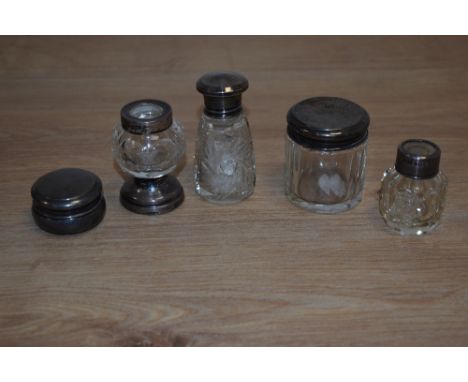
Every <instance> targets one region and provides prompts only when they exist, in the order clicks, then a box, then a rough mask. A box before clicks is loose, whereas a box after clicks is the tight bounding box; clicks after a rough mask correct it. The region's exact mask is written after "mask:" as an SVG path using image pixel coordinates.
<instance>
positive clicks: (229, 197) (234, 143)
mask: <svg viewBox="0 0 468 382" xmlns="http://www.w3.org/2000/svg"><path fill="white" fill-rule="evenodd" d="M194 178H195V190H196V192H197V193H198V194H199V195H200V196H201V197H203V198H204V199H206V200H208V201H211V202H215V203H235V202H238V201H241V200H243V199H245V198H247V197H249V196H250V195H252V193H253V191H254V187H255V157H254V151H253V145H252V137H251V134H250V128H249V124H248V122H247V119H246V117H245V115H244V113H242V112H241V113H239V114H237V115H235V116H231V117H226V118H214V117H210V116H208V115H206V114H203V115H202V118H201V120H200V124H199V126H198V136H197V141H196V147H195V166H194Z"/></svg>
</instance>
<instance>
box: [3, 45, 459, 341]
mask: <svg viewBox="0 0 468 382" xmlns="http://www.w3.org/2000/svg"><path fill="white" fill-rule="evenodd" d="M214 69H230V70H238V71H241V72H243V73H244V74H245V75H246V76H247V77H248V78H249V80H250V89H249V90H248V91H247V93H246V94H245V97H244V104H245V106H246V109H247V112H248V117H249V120H250V123H251V127H252V134H253V139H254V146H255V150H256V158H257V186H256V189H255V193H254V195H253V196H252V197H251V198H250V199H248V200H247V201H245V202H242V203H240V204H237V205H231V206H219V205H213V204H210V203H207V202H205V201H203V200H201V199H200V198H199V197H197V196H196V195H195V193H194V189H193V187H194V186H193V180H192V165H193V160H192V156H193V151H194V138H195V133H196V127H197V122H198V117H199V113H200V110H201V105H202V97H201V96H200V94H198V93H197V91H196V90H195V81H196V80H197V78H198V77H199V76H200V75H201V74H202V73H204V72H206V71H209V70H214ZM317 95H335V96H342V97H346V98H349V99H351V100H354V101H356V102H358V103H359V104H362V105H363V106H364V107H365V108H366V109H367V110H368V111H369V113H370V115H371V126H370V138H369V152H368V154H369V156H368V167H367V168H368V170H367V177H366V183H365V192H364V200H363V201H362V203H361V204H359V205H358V206H357V207H356V208H355V209H354V210H352V211H349V212H347V213H343V214H339V215H333V216H324V215H317V214H313V213H310V212H307V211H305V210H301V209H299V208H297V207H295V206H293V205H291V204H290V203H289V202H288V201H287V199H286V197H285V196H284V194H283V163H284V151H283V148H284V132H285V128H286V123H285V117H286V112H287V110H288V108H289V107H290V106H291V105H292V104H293V103H295V102H297V101H299V100H301V99H303V98H306V97H310V96H317ZM143 97H153V98H161V99H164V100H166V101H168V102H169V103H170V104H171V105H172V107H173V109H174V114H175V117H176V118H177V119H179V120H180V121H181V122H182V124H183V125H184V126H185V128H186V138H187V144H188V145H187V146H188V149H187V163H186V166H185V168H184V169H183V171H182V172H181V173H180V175H179V179H180V181H181V182H182V184H183V186H184V188H185V192H186V200H185V202H184V204H183V205H182V206H181V207H180V208H179V209H177V210H176V211H174V212H172V213H170V214H168V215H163V216H151V217H148V216H142V215H136V214H133V213H131V212H129V211H127V210H125V209H124V208H123V207H122V206H121V205H120V203H119V200H118V195H119V189H120V186H121V184H122V178H121V176H120V175H119V173H118V172H117V171H116V169H115V166H114V165H113V162H112V155H111V131H112V127H113V125H114V123H115V122H116V121H117V120H118V118H119V111H120V108H121V106H122V105H123V104H125V103H126V102H128V101H132V100H135V99H139V98H143ZM0 126H1V140H0V165H1V168H0V169H1V172H2V181H1V182H0V209H1V214H0V345H182V346H184V345H192V346H197V345H198V346H204V345H254V346H256V345H464V346H467V345H468V211H467V208H468V187H467V186H468V170H467V167H468V38H456V37H414V38H404V37H385V38H376V37H359V38H353V37H345V38H343V37H314V38H310V37H304V38H299V37H255V38H252V37H242V38H239V37H222V38H221V37H219V38H217V37H203V38H202V37H188V38H187V37H185V38H184V37H159V38H153V37H145V38H121V37H113V38H92V37H91V38H89V37H86V38H70V37H49V38H43V37H42V38H41V37H34V38H27V37H21V38H12V37H2V38H0ZM415 137H421V138H427V139H431V140H434V141H435V142H437V143H438V144H439V145H440V146H441V148H442V163H441V167H442V168H443V169H444V171H445V173H446V174H447V176H448V178H449V190H448V195H447V206H446V210H445V214H444V217H443V224H442V225H441V226H440V228H439V229H438V230H437V231H435V232H433V233H432V234H430V235H427V236H423V237H409V238H406V237H400V236H398V235H396V234H393V233H392V232H391V231H390V230H389V229H387V227H386V226H385V224H384V223H383V221H382V219H381V217H380V215H379V212H378V203H377V192H378V189H379V180H380V176H381V173H382V171H383V170H384V169H385V168H387V167H390V166H391V165H392V164H393V161H394V159H395V153H396V147H397V144H398V143H399V142H401V141H402V140H404V139H406V138H415ZM60 167H81V168H85V169H89V170H91V171H93V172H95V173H96V174H97V175H99V176H100V177H101V179H102V181H103V185H104V192H105V197H106V199H107V213H106V216H105V218H104V220H103V222H102V223H101V224H100V225H99V226H98V227H97V228H95V229H93V230H91V231H89V232H86V233H84V234H79V235H75V236H65V237H64V236H54V235H51V234H48V233H45V232H42V231H41V230H39V228H37V227H36V226H35V224H34V222H33V220H32V217H31V213H30V207H31V197H30V193H29V192H30V187H31V185H32V183H33V182H34V181H35V180H36V178H38V177H39V176H40V175H42V174H44V173H46V172H48V171H51V170H54V169H57V168H60Z"/></svg>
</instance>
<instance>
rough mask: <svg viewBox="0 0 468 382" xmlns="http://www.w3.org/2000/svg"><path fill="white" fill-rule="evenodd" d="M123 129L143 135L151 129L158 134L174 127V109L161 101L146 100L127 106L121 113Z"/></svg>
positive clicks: (151, 131)
mask: <svg viewBox="0 0 468 382" xmlns="http://www.w3.org/2000/svg"><path fill="white" fill-rule="evenodd" d="M120 119H121V121H122V127H123V128H124V129H125V130H127V131H129V132H130V133H133V134H143V133H144V132H147V131H148V129H149V132H150V133H157V132H160V131H163V130H166V129H168V128H169V127H171V125H172V108H171V106H170V105H169V104H168V103H166V102H164V101H160V100H155V99H144V100H139V101H134V102H130V103H128V104H126V105H125V106H124V107H123V108H122V110H121V111H120Z"/></svg>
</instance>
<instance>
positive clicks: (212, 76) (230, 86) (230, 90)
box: [197, 72, 249, 118]
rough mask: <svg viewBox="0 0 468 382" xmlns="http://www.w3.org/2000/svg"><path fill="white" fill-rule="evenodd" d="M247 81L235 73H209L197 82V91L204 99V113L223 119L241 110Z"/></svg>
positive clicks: (247, 84)
mask: <svg viewBox="0 0 468 382" xmlns="http://www.w3.org/2000/svg"><path fill="white" fill-rule="evenodd" d="M248 87H249V81H248V80H247V78H245V77H244V76H243V75H242V74H240V73H236V72H209V73H206V74H204V75H203V76H201V77H200V79H199V80H198V81H197V90H198V91H199V92H200V93H202V94H203V96H204V99H205V113H206V114H208V115H210V116H213V117H219V118H224V117H226V116H230V115H235V114H237V113H239V112H240V111H241V110H242V93H243V92H245V91H246V90H247V89H248Z"/></svg>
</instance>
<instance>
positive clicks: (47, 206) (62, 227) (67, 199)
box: [31, 168, 105, 234]
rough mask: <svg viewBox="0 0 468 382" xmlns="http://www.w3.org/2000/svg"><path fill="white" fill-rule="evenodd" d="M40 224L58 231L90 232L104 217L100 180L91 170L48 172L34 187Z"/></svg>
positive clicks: (58, 232) (34, 205)
mask: <svg viewBox="0 0 468 382" xmlns="http://www.w3.org/2000/svg"><path fill="white" fill-rule="evenodd" d="M31 196H32V198H33V204H32V212H33V217H34V220H35V221H36V223H37V225H38V226H39V227H40V228H42V229H43V230H45V231H48V232H51V233H56V234H71V233H78V232H83V231H87V230H89V229H91V228H93V227H94V226H96V225H97V224H98V223H99V222H100V221H101V220H102V218H103V217H104V212H105V200H104V197H103V195H102V183H101V180H100V179H99V178H98V177H97V176H96V175H95V174H93V173H92V172H89V171H86V170H81V169H79V168H63V169H60V170H55V171H52V172H49V173H47V174H45V175H43V176H41V177H40V178H39V179H37V180H36V182H34V184H33V186H32V187H31Z"/></svg>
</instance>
